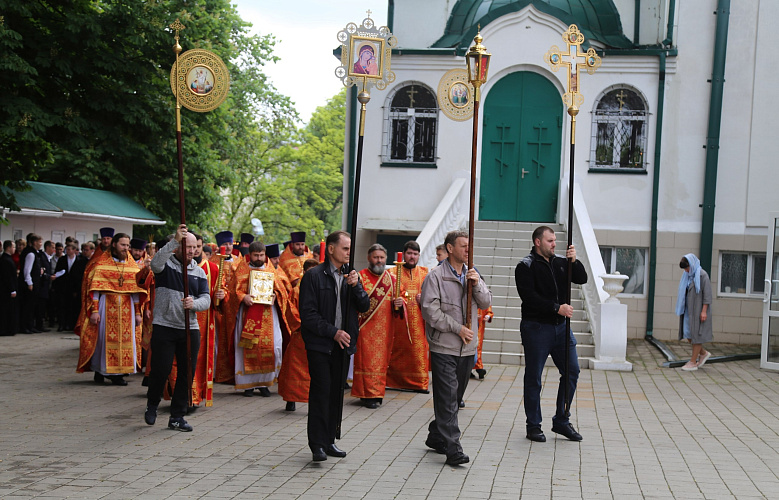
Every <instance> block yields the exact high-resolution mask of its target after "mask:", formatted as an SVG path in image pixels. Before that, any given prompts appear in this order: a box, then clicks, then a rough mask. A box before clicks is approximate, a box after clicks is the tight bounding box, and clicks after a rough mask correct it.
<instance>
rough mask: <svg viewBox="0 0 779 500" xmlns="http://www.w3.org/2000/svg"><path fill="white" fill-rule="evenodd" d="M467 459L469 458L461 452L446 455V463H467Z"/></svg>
mask: <svg viewBox="0 0 779 500" xmlns="http://www.w3.org/2000/svg"><path fill="white" fill-rule="evenodd" d="M469 461H470V458H468V455H466V454H465V453H463V452H459V453H455V454H454V455H451V456H448V457H446V465H462V464H467V463H468V462H469Z"/></svg>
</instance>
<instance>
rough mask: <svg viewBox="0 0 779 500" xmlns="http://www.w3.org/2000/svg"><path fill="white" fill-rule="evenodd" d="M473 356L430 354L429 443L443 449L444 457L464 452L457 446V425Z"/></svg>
mask: <svg viewBox="0 0 779 500" xmlns="http://www.w3.org/2000/svg"><path fill="white" fill-rule="evenodd" d="M473 362H474V359H473V355H471V356H452V355H450V354H441V353H437V352H431V353H430V368H431V370H432V372H433V412H434V414H435V419H434V420H433V421H432V422H430V425H429V426H428V428H427V430H428V431H429V435H428V439H429V440H431V441H432V442H434V443H440V444H443V445H445V446H446V455H447V456H452V455H456V454H457V453H461V452H462V451H463V447H462V446H461V445H460V425H459V423H458V422H457V412H458V411H460V401H461V400H462V399H463V396H465V388H466V387H467V386H468V377H469V376H470V375H471V369H472V368H473Z"/></svg>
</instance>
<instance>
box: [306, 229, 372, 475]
mask: <svg viewBox="0 0 779 500" xmlns="http://www.w3.org/2000/svg"><path fill="white" fill-rule="evenodd" d="M351 244H352V239H351V236H350V235H349V233H347V232H345V231H336V232H334V233H332V234H331V235H329V236H328V237H327V242H326V246H327V256H326V257H325V261H324V262H323V263H322V264H319V265H318V266H316V267H314V268H313V269H309V270H308V271H307V272H306V274H304V275H303V278H302V279H301V281H300V322H301V333H302V336H303V341H304V342H305V344H306V354H307V355H308V371H309V374H310V375H311V386H310V389H309V396H308V404H309V409H308V446H309V447H310V448H311V452H312V453H313V455H314V461H315V462H321V461H323V460H327V455H330V456H331V457H345V456H346V452H345V451H342V450H340V449H338V447H337V446H335V434H336V428H337V426H338V416H339V408H338V404H339V402H340V396H341V395H342V394H343V390H344V389H343V387H344V383H345V382H346V359H347V357H346V355H345V354H344V349H345V350H346V353H347V354H354V351H355V349H356V346H357V334H358V332H359V326H358V324H357V313H361V312H366V311H367V310H368V308H369V307H370V299H368V294H366V293H365V290H364V289H363V287H362V284H361V283H360V281H359V278H358V275H357V271H355V270H351V271H350V272H349V273H348V274H346V276H344V275H343V274H342V271H344V270H345V269H346V268H348V264H349V250H350V248H351ZM347 294H348V295H347ZM349 301H351V305H350V307H348V314H347V303H348V302H349ZM339 393H340V394H339Z"/></svg>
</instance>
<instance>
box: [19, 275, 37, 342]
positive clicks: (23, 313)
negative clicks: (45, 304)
mask: <svg viewBox="0 0 779 500" xmlns="http://www.w3.org/2000/svg"><path fill="white" fill-rule="evenodd" d="M16 295H17V297H19V302H20V304H19V329H20V331H22V332H25V331H30V330H32V329H33V328H35V307H36V305H37V304H38V291H37V290H36V289H35V288H33V289H32V290H30V289H29V288H27V284H23V285H22V286H21V287H20V289H19V291H18V292H17V294H16Z"/></svg>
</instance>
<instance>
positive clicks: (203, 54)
mask: <svg viewBox="0 0 779 500" xmlns="http://www.w3.org/2000/svg"><path fill="white" fill-rule="evenodd" d="M169 27H170V29H171V30H173V31H174V33H175V40H176V43H175V44H174V45H173V52H175V53H176V62H175V63H174V64H173V68H171V71H170V86H171V90H173V94H174V95H175V96H176V155H177V158H178V176H179V211H180V213H181V217H180V224H186V223H187V217H186V212H185V205H184V153H183V147H182V143H181V105H182V103H183V104H184V106H185V107H186V108H187V109H190V110H192V111H199V112H204V111H211V110H213V109H216V108H217V107H218V106H219V105H220V104H222V103H223V102H224V100H225V98H226V97H227V91H228V90H229V88H230V77H229V75H228V73H227V67H226V66H225V64H224V62H222V60H221V59H220V58H219V56H217V55H216V54H214V53H212V52H208V51H206V50H201V49H195V50H189V51H187V52H185V53H184V54H183V55H181V50H182V49H181V45H180V44H179V32H180V31H182V30H184V28H185V26H184V25H183V24H181V21H179V20H178V19H176V20H175V21H174V22H173V23H172V24H171V25H170V26H169ZM180 56H181V57H180ZM179 244H180V245H181V255H182V259H183V262H182V264H181V267H182V272H181V279H182V282H183V283H182V284H183V287H184V298H185V299H186V298H187V297H188V296H189V277H188V271H187V269H188V267H189V259H188V258H187V242H186V240H185V239H182V241H181V242H180V243H179ZM189 326H190V325H189V314H184V331H185V332H186V337H187V380H188V386H189V387H188V390H187V401H188V402H187V405H188V406H192V373H193V371H192V363H191V360H192V345H191V339H190V331H189Z"/></svg>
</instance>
